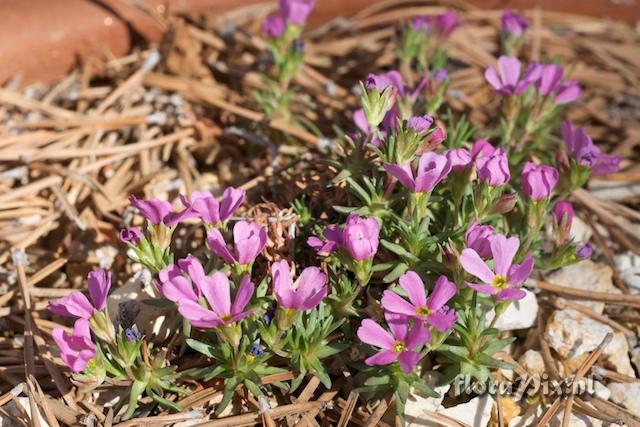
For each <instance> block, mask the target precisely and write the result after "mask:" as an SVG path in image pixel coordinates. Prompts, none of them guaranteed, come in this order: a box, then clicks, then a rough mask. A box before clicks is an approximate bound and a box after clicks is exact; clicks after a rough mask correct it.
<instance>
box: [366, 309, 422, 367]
mask: <svg viewBox="0 0 640 427" xmlns="http://www.w3.org/2000/svg"><path fill="white" fill-rule="evenodd" d="M385 318H386V320H387V324H388V325H389V329H390V330H391V333H389V332H387V330H385V329H384V328H383V327H382V326H380V325H379V324H377V323H376V322H374V321H373V320H371V319H364V320H363V321H362V323H361V325H360V327H359V328H358V332H357V335H358V338H360V340H361V341H362V342H364V343H366V344H369V345H372V346H375V347H378V348H380V349H381V350H380V351H378V353H376V354H374V355H373V356H371V357H369V358H367V359H366V360H365V361H364V363H366V364H367V365H369V366H374V365H389V364H391V363H393V362H396V361H398V362H400V367H401V368H402V370H403V371H404V372H406V373H409V372H411V371H412V370H413V368H415V366H416V365H417V364H418V361H419V360H420V352H419V349H420V348H421V347H422V346H423V345H424V344H426V343H427V342H429V341H430V340H431V333H430V332H429V329H427V328H425V327H424V325H423V323H422V322H417V323H416V324H414V325H413V328H411V330H409V323H408V320H407V318H406V317H405V316H398V315H395V314H392V313H385ZM416 349H418V351H416Z"/></svg>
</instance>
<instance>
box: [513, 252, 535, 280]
mask: <svg viewBox="0 0 640 427" xmlns="http://www.w3.org/2000/svg"><path fill="white" fill-rule="evenodd" d="M531 272H533V256H532V255H531V252H529V253H528V254H527V256H526V258H525V259H524V261H522V263H521V264H514V265H512V266H511V268H510V269H509V275H508V276H507V277H508V282H509V285H511V286H513V285H519V284H521V283H522V282H524V281H525V280H527V279H528V278H529V276H531Z"/></svg>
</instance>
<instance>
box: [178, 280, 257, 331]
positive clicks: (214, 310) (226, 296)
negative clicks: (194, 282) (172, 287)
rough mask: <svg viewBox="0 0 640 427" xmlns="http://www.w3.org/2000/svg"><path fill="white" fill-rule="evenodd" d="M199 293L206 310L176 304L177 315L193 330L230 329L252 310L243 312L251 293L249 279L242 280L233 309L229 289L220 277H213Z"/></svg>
mask: <svg viewBox="0 0 640 427" xmlns="http://www.w3.org/2000/svg"><path fill="white" fill-rule="evenodd" d="M201 290H202V294H203V295H204V298H205V299H206V301H207V303H208V304H209V308H206V307H203V306H202V305H200V304H198V303H197V302H195V301H191V300H188V299H185V300H180V301H178V311H179V312H180V314H181V315H182V316H183V317H184V318H185V319H187V320H188V321H189V323H191V325H193V326H195V327H196V328H217V327H221V326H230V325H232V324H233V323H235V322H237V321H239V320H241V319H244V318H245V317H247V316H249V315H251V314H252V313H253V310H249V311H245V308H246V306H247V304H248V303H249V301H250V300H251V297H252V295H253V290H254V286H253V283H251V277H249V275H246V276H244V277H243V278H242V281H241V282H240V286H239V287H238V291H237V292H236V297H235V300H234V302H233V305H232V304H231V286H230V284H229V279H228V278H227V276H225V274H224V273H221V272H219V271H217V272H215V273H213V275H211V280H208V281H206V282H205V283H204V284H203V286H202V289H201Z"/></svg>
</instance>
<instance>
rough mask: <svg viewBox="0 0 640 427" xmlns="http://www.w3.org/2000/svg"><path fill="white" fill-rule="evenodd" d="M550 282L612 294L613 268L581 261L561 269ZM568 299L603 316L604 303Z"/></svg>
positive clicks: (553, 275)
mask: <svg viewBox="0 0 640 427" xmlns="http://www.w3.org/2000/svg"><path fill="white" fill-rule="evenodd" d="M549 282H550V283H553V284H555V285H560V286H566V287H568V288H574V289H581V290H585V291H593V292H611V291H612V289H614V286H613V271H612V270H611V267H609V266H608V265H605V264H596V263H594V262H592V261H590V260H585V261H580V262H578V263H575V264H573V265H570V266H567V267H564V268H561V269H560V270H558V271H556V272H555V273H553V274H552V275H550V276H549ZM567 299H568V300H571V301H574V302H576V303H578V304H581V305H584V306H585V307H589V308H590V309H592V310H593V311H595V312H596V313H600V314H602V312H603V311H604V302H598V301H585V300H580V299H572V298H569V297H567Z"/></svg>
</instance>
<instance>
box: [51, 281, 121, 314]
mask: <svg viewBox="0 0 640 427" xmlns="http://www.w3.org/2000/svg"><path fill="white" fill-rule="evenodd" d="M87 283H88V288H89V296H90V297H91V302H92V303H93V304H92V303H91V302H89V300H88V299H87V297H86V296H84V294H83V293H81V292H79V291H73V292H71V293H70V294H69V295H67V296H66V297H63V298H60V299H57V300H54V301H49V304H48V307H47V308H48V309H49V311H50V312H51V313H53V314H57V315H58V316H67V317H79V318H81V319H89V318H90V317H91V316H92V315H93V310H94V308H95V309H96V310H103V309H104V307H105V305H106V303H107V295H108V293H109V288H111V273H110V272H107V271H105V270H103V269H101V268H100V269H97V270H94V271H92V272H90V273H89V275H88V276H87Z"/></svg>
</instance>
